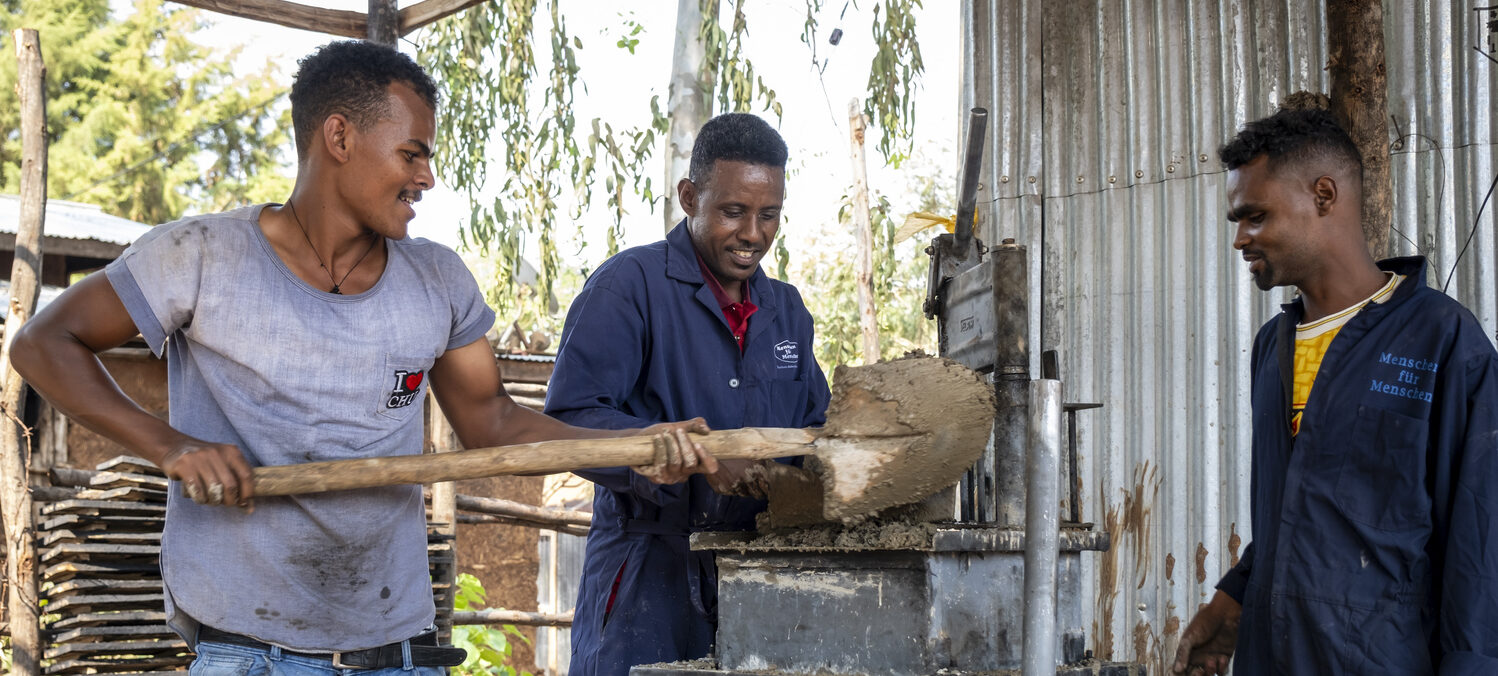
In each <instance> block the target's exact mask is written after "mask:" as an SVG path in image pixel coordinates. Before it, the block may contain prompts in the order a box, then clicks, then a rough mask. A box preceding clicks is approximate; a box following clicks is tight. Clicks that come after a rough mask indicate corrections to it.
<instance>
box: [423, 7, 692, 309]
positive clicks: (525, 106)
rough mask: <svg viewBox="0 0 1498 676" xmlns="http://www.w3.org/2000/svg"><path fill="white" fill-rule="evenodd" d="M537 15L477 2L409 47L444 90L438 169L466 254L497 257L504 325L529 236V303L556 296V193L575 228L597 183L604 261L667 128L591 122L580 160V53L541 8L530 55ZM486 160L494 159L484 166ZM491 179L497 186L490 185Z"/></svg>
mask: <svg viewBox="0 0 1498 676" xmlns="http://www.w3.org/2000/svg"><path fill="white" fill-rule="evenodd" d="M541 7H542V2H541V0H498V1H496V2H488V3H483V4H481V5H478V6H476V7H473V8H471V9H469V10H467V11H464V12H462V13H459V14H457V15H455V16H452V17H449V18H446V19H443V20H442V21H439V22H436V23H434V24H432V26H430V27H428V28H427V29H426V30H427V33H426V35H425V36H424V37H423V39H421V40H419V41H418V44H419V45H420V48H419V50H418V53H417V58H418V59H419V60H420V61H421V63H422V64H423V65H425V66H426V67H427V69H428V70H429V71H430V72H431V73H432V74H433V75H434V76H435V77H436V78H437V80H438V81H439V82H440V83H441V85H442V87H443V90H444V101H445V105H443V107H442V110H441V111H440V113H439V116H438V120H439V130H438V136H437V145H438V150H437V157H438V160H439V163H440V164H439V167H438V168H439V170H440V171H441V173H442V174H443V178H444V179H445V180H446V181H447V183H448V184H449V185H451V186H452V187H453V188H454V189H456V190H458V191H461V192H463V193H465V194H466V195H467V196H468V199H469V202H470V204H471V205H472V211H471V213H470V218H469V222H468V225H467V226H466V227H464V228H463V229H462V231H461V233H460V234H461V238H462V242H463V244H464V246H465V247H469V248H473V249H476V250H478V251H480V252H483V253H485V254H494V256H493V258H494V261H495V263H496V266H497V270H496V275H495V279H496V280H498V284H499V286H500V288H499V289H498V292H497V293H496V294H495V296H496V298H498V300H499V302H498V303H497V304H496V306H495V309H496V310H498V311H499V313H500V315H501V316H502V317H512V316H514V315H515V314H516V313H517V312H520V311H523V310H524V308H522V304H523V300H515V299H516V298H517V296H516V294H515V293H514V280H515V272H516V270H517V269H518V266H519V262H520V259H521V256H522V255H523V254H524V253H525V252H524V251H523V244H524V235H525V234H526V233H530V232H533V233H536V234H537V240H538V242H537V243H538V248H539V251H537V252H536V259H537V260H538V262H539V264H540V270H539V276H538V281H537V284H536V285H535V288H536V290H537V294H536V295H535V297H537V298H552V297H553V296H554V291H555V289H554V286H555V284H556V280H557V278H558V275H559V274H560V269H561V262H560V260H561V259H560V256H559V255H558V243H557V223H558V218H557V209H558V205H559V203H560V202H561V201H562V199H563V195H562V191H563V189H564V188H570V189H571V190H572V191H573V198H574V200H575V202H576V204H577V212H576V213H575V214H574V217H576V216H579V215H581V213H582V211H583V210H584V209H586V208H587V206H588V205H589V204H591V202H592V199H593V189H594V186H595V185H596V183H597V181H598V178H599V174H600V173H602V174H603V181H604V191H605V192H606V193H607V199H606V202H607V205H608V207H609V209H610V211H611V213H612V214H613V215H614V224H613V227H612V228H611V229H610V231H609V253H610V254H613V253H615V252H617V251H618V249H619V242H620V241H621V240H622V235H621V233H620V228H622V227H623V219H624V215H625V213H626V211H627V209H626V207H627V205H628V204H629V203H630V201H631V199H630V196H631V195H633V196H636V197H639V198H640V199H641V200H642V201H643V202H644V203H645V204H647V205H651V206H652V207H653V204H654V200H655V195H654V192H653V190H652V185H651V181H650V177H649V176H646V172H645V165H646V162H647V160H648V159H649V157H650V154H651V151H652V150H653V149H654V147H655V145H656V137H657V134H660V133H663V132H664V130H665V125H666V119H665V116H664V115H663V114H662V113H661V112H660V110H659V107H658V106H656V107H655V109H654V112H655V115H654V119H653V120H652V122H651V124H650V125H649V126H647V127H645V128H643V129H629V130H623V131H615V129H614V128H613V126H612V125H610V124H608V123H607V122H605V121H603V120H599V119H595V120H593V121H592V123H591V124H590V125H588V127H586V128H589V129H591V132H592V133H591V134H590V135H589V136H588V138H587V140H586V149H587V150H586V152H584V150H583V145H582V144H580V143H579V141H578V132H579V129H578V126H577V120H576V118H575V117H574V116H573V114H572V103H573V96H574V92H575V90H576V88H577V85H578V79H579V68H578V65H577V52H578V50H581V49H582V48H583V43H582V40H581V39H580V38H578V37H576V36H574V35H572V34H571V33H569V32H568V30H567V23H566V17H565V16H564V15H563V14H562V11H561V4H560V2H559V0H549V2H546V3H545V7H546V11H547V13H548V17H549V22H548V24H549V29H548V34H547V35H546V36H545V38H546V40H547V43H546V49H545V50H544V52H538V50H537V46H536V40H537V36H536V32H537V30H536V24H535V16H536V12H537V11H538V10H539V9H541ZM636 28H638V25H636ZM640 32H641V31H640V30H636V31H635V32H633V33H631V34H630V36H631V37H630V39H635V40H636V43H637V42H638V40H637V39H636V38H634V37H633V36H635V35H638V34H639V33H640ZM630 46H631V47H632V46H633V45H630ZM542 57H545V58H546V59H547V62H546V63H547V67H546V71H545V73H542V72H541V70H540V66H539V65H538V64H540V63H541V61H540V59H541V58H542ZM494 157H498V158H499V160H498V161H491V159H490V158H494ZM491 169H493V170H494V171H495V172H496V178H497V179H498V180H497V181H495V182H494V183H495V184H497V185H494V184H491V183H490V182H489V180H488V179H489V177H490V170H491ZM626 186H628V187H626ZM519 298H521V299H523V296H520V297H519ZM532 309H534V308H532Z"/></svg>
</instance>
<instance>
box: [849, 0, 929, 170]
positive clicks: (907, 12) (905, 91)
mask: <svg viewBox="0 0 1498 676" xmlns="http://www.w3.org/2000/svg"><path fill="white" fill-rule="evenodd" d="M920 6H921V0H884V2H883V3H882V5H876V6H875V7H874V25H873V33H874V44H876V45H878V46H879V49H878V51H877V52H875V53H874V62H873V64H871V66H870V67H869V86H868V89H869V92H868V96H867V97H866V98H865V99H864V104H863V106H864V114H865V115H868V116H869V120H871V121H872V122H873V123H874V124H876V125H879V128H880V129H882V130H884V133H882V134H880V136H879V153H880V154H882V155H884V157H885V158H887V159H889V160H890V161H891V162H893V163H895V164H897V165H898V164H899V163H900V161H901V160H903V159H905V152H904V151H902V150H900V147H899V143H898V141H897V139H905V140H906V142H907V149H908V142H909V140H910V138H911V135H912V132H913V131H914V130H915V101H916V96H915V92H914V91H912V90H913V89H914V87H915V85H916V83H918V82H919V81H920V77H921V73H923V72H925V70H926V66H925V64H924V63H923V62H922V61H921V46H920V44H919V43H917V42H916V37H915V14H914V12H915V10H916V8H918V7H920ZM880 7H883V8H884V13H883V14H884V17H883V20H882V21H881V20H880V12H879V8H880Z"/></svg>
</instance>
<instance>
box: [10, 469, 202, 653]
mask: <svg viewBox="0 0 1498 676" xmlns="http://www.w3.org/2000/svg"><path fill="white" fill-rule="evenodd" d="M166 485H167V480H166V477H164V476H163V475H162V474H161V471H160V470H158V469H156V467H154V466H153V465H151V464H150V463H147V462H145V461H144V460H141V459H139V458H130V457H123V456H122V457H118V458H115V459H113V460H109V461H107V462H105V463H104V464H102V465H99V471H98V472H97V473H95V474H94V475H93V476H92V477H91V478H90V479H89V485H88V487H87V488H85V489H83V490H82V491H79V492H78V494H77V495H76V496H74V497H73V498H71V499H67V500H62V501H58V502H53V503H50V504H47V505H45V506H43V507H42V509H41V523H40V525H39V528H38V531H39V532H38V537H39V538H40V540H39V543H38V545H39V546H38V558H39V559H40V565H39V568H40V569H41V575H42V598H44V599H45V600H46V603H45V605H44V606H43V607H42V613H43V631H44V637H45V641H46V649H45V651H44V654H43V658H44V659H45V660H47V661H48V662H49V664H48V665H47V666H44V667H43V672H44V673H46V674H59V675H71V674H123V673H133V674H155V673H161V672H177V671H181V670H185V669H186V668H187V665H188V664H189V663H191V662H192V655H191V654H190V653H188V651H187V644H186V643H185V642H183V641H182V640H181V639H180V638H179V637H177V635H176V634H175V633H173V632H172V630H170V629H168V628H167V626H166V624H165V622H166V613H165V610H164V608H163V605H162V589H161V571H160V567H159V561H160V555H161V528H162V525H163V523H164V521H165V519H166Z"/></svg>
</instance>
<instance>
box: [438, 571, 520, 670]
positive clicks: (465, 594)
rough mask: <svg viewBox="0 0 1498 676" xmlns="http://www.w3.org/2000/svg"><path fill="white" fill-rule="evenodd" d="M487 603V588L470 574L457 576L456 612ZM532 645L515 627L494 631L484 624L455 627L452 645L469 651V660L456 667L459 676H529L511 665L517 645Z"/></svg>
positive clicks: (510, 625) (504, 627) (474, 608)
mask: <svg viewBox="0 0 1498 676" xmlns="http://www.w3.org/2000/svg"><path fill="white" fill-rule="evenodd" d="M483 604H484V585H483V584H482V583H480V582H479V581H478V578H476V577H474V576H472V575H469V574H468V573H459V574H458V593H457V594H455V595H454V596H453V610H457V611H468V610H478V609H479V608H482V607H483ZM517 640H518V641H520V642H522V643H530V639H529V638H526V636H525V634H523V633H521V632H520V630H519V629H516V628H515V625H513V624H506V625H504V626H503V627H499V628H495V627H490V626H481V625H460V626H455V627H453V645H455V646H457V647H459V648H462V649H464V650H467V651H468V659H467V660H465V661H464V662H463V664H461V665H459V666H457V667H454V668H453V670H452V673H453V674H455V675H457V676H519V675H521V674H524V675H526V676H529V674H530V672H528V671H523V670H518V669H516V668H515V667H513V666H511V665H510V664H509V662H510V659H511V657H512V656H513V653H514V642H515V641H517Z"/></svg>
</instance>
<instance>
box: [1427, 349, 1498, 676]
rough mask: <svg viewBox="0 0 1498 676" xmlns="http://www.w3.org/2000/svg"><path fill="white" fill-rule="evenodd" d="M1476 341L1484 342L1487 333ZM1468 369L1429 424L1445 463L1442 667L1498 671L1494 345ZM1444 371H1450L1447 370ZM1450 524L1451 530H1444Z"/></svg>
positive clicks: (1440, 503)
mask: <svg viewBox="0 0 1498 676" xmlns="http://www.w3.org/2000/svg"><path fill="white" fill-rule="evenodd" d="M1477 340H1484V341H1485V340H1486V338H1485V337H1481V338H1477ZM1483 348H1485V349H1484V351H1485V352H1487V354H1484V355H1481V356H1480V357H1479V358H1476V359H1473V360H1472V361H1471V362H1469V363H1468V364H1465V365H1464V366H1465V368H1462V367H1457V366H1456V365H1453V368H1451V371H1450V372H1448V373H1447V374H1446V375H1445V377H1446V378H1449V379H1451V381H1452V382H1451V385H1450V386H1448V387H1445V388H1442V391H1441V392H1437V393H1436V396H1437V397H1443V395H1444V398H1443V402H1444V405H1443V406H1441V407H1440V409H1439V410H1440V413H1439V414H1438V415H1437V417H1433V418H1432V419H1431V421H1430V424H1431V425H1432V426H1434V427H1435V428H1436V429H1435V430H1434V431H1435V433H1436V437H1435V438H1437V439H1438V440H1439V441H1438V442H1437V443H1439V444H1441V446H1442V447H1440V448H1436V449H1432V451H1433V452H1435V453H1437V454H1438V455H1439V457H1440V458H1441V461H1440V466H1441V467H1443V468H1445V469H1444V470H1442V471H1440V473H1439V474H1438V475H1437V477H1436V484H1437V486H1438V489H1437V494H1436V495H1435V502H1434V505H1433V507H1434V510H1435V514H1436V528H1437V532H1436V533H1434V534H1433V537H1432V540H1433V542H1432V544H1435V545H1437V546H1438V547H1439V548H1438V549H1437V550H1436V551H1437V553H1434V554H1432V558H1433V559H1435V558H1436V557H1437V556H1439V557H1440V560H1439V561H1432V563H1434V564H1435V565H1436V566H1437V569H1438V570H1439V571H1440V576H1441V586H1440V608H1439V610H1438V615H1437V616H1438V617H1439V624H1438V625H1437V626H1438V634H1437V637H1436V642H1437V644H1438V650H1439V654H1438V655H1437V656H1436V657H1437V659H1438V660H1439V662H1438V665H1439V666H1438V671H1439V673H1440V674H1442V675H1443V676H1450V675H1454V674H1463V675H1466V674H1474V675H1475V674H1493V673H1498V520H1495V519H1494V518H1493V516H1492V515H1494V514H1498V490H1494V487H1493V477H1494V476H1495V473H1498V358H1495V357H1493V356H1492V354H1491V350H1492V348H1490V347H1487V346H1486V345H1484V346H1483ZM1443 370H1445V369H1444V368H1443ZM1443 522H1444V525H1445V528H1442V527H1441V526H1442V524H1443Z"/></svg>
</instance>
